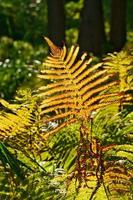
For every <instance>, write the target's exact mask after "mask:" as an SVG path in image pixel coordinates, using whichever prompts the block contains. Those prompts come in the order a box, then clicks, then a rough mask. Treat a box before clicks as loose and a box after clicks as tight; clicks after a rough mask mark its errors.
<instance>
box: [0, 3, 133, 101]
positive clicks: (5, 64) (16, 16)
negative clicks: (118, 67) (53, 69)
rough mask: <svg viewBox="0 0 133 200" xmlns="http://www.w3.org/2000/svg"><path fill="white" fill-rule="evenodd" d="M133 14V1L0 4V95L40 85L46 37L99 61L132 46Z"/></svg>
mask: <svg viewBox="0 0 133 200" xmlns="http://www.w3.org/2000/svg"><path fill="white" fill-rule="evenodd" d="M132 11H133V2H132V1H131V0H84V1H83V0H73V1H70V0H0V96H1V97H4V98H6V99H10V98H12V97H13V96H14V94H15V92H16V90H17V89H18V88H19V87H22V86H23V87H24V86H26V87H27V86H28V87H31V88H32V87H33V85H36V84H38V81H37V80H36V78H35V77H36V74H37V73H38V70H40V68H41V63H42V61H43V59H44V58H45V56H46V55H47V50H48V49H47V47H46V45H45V43H44V39H43V36H44V35H45V36H49V37H50V39H52V40H53V41H54V42H55V43H56V44H57V45H62V44H63V42H66V44H67V46H70V45H71V44H73V43H78V44H79V45H80V47H81V52H82V51H87V52H88V53H89V54H91V55H94V56H98V57H99V58H100V57H103V56H104V55H105V54H106V53H108V52H113V51H120V50H121V49H129V48H132V42H133V12H132Z"/></svg>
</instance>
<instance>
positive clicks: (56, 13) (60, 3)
mask: <svg viewBox="0 0 133 200" xmlns="http://www.w3.org/2000/svg"><path fill="white" fill-rule="evenodd" d="M47 5H48V34H49V38H50V39H51V40H52V41H53V42H54V43H55V44H56V45H61V44H62V42H63V41H65V13H64V0H47Z"/></svg>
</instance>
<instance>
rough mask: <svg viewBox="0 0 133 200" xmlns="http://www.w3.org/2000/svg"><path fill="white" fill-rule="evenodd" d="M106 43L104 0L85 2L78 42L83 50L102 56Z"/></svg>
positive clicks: (86, 0) (87, 0) (85, 0)
mask: <svg viewBox="0 0 133 200" xmlns="http://www.w3.org/2000/svg"><path fill="white" fill-rule="evenodd" d="M105 41H106V36H105V29H104V19H103V8H102V0H84V6H83V9H82V12H81V24H80V31H79V40H78V43H79V45H80V47H81V50H82V51H89V52H92V53H94V54H95V55H101V54H102V50H103V44H104V43H105Z"/></svg>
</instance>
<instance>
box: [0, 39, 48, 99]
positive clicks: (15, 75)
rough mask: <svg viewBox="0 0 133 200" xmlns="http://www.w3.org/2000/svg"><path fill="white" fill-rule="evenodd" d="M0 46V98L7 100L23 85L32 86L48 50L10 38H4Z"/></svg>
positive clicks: (0, 41) (0, 40)
mask: <svg viewBox="0 0 133 200" xmlns="http://www.w3.org/2000/svg"><path fill="white" fill-rule="evenodd" d="M0 44H1V45H0V82H1V84H0V96H1V97H4V98H6V99H7V98H10V97H11V96H12V95H14V93H15V91H16V90H17V89H18V87H20V86H21V85H22V84H27V85H29V86H30V84H31V82H32V81H33V77H34V76H35V74H36V73H37V72H38V69H39V67H40V64H41V60H42V58H43V57H44V55H45V53H46V50H45V49H44V48H43V47H42V46H38V47H33V46H32V45H31V44H30V43H28V42H24V41H14V40H13V39H11V38H8V37H2V38H1V39H0ZM31 79H32V81H31ZM28 82H29V84H28Z"/></svg>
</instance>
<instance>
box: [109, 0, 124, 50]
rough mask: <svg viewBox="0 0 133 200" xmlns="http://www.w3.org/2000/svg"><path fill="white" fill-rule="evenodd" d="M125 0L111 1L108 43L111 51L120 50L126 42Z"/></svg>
mask: <svg viewBox="0 0 133 200" xmlns="http://www.w3.org/2000/svg"><path fill="white" fill-rule="evenodd" d="M126 6H127V1H126V0H112V1H111V23H110V24H111V29H110V42H111V44H112V46H113V48H114V49H113V50H117V51H119V50H121V48H122V47H123V46H124V44H125V42H126Z"/></svg>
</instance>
